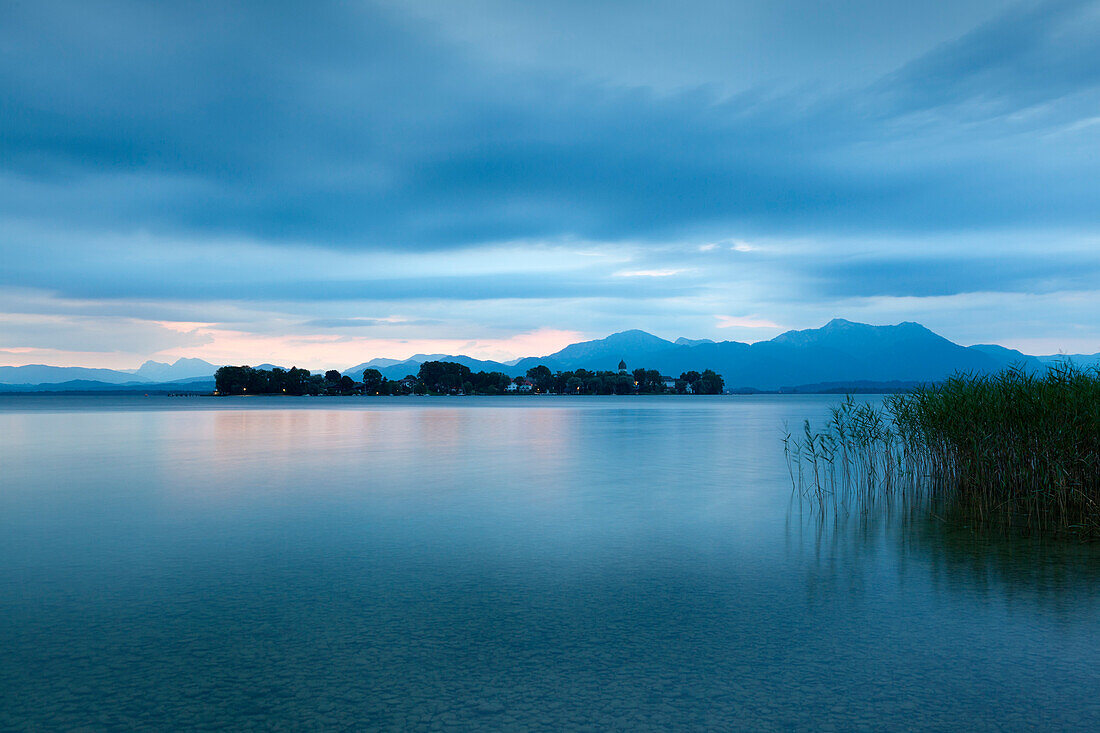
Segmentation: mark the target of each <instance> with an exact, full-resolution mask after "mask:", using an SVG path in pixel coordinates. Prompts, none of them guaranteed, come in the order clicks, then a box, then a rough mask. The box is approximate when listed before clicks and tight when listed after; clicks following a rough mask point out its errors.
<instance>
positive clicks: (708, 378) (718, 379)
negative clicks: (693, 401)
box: [695, 369, 726, 394]
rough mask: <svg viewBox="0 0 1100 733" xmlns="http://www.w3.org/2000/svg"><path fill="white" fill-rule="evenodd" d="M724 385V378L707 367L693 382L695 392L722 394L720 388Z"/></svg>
mask: <svg viewBox="0 0 1100 733" xmlns="http://www.w3.org/2000/svg"><path fill="white" fill-rule="evenodd" d="M725 386H726V383H725V380H724V379H722V376H721V375H719V374H716V373H715V372H714V371H712V370H710V369H707V370H705V371H704V372H703V373H702V374H701V375H700V376H699V380H698V381H697V382H696V383H695V394H722V390H723V389H724V388H725Z"/></svg>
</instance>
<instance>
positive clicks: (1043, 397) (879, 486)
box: [784, 364, 1100, 537]
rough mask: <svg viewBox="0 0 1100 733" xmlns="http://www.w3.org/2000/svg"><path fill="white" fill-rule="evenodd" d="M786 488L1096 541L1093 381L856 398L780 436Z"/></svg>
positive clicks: (975, 379) (1066, 372) (973, 380)
mask: <svg viewBox="0 0 1100 733" xmlns="http://www.w3.org/2000/svg"><path fill="white" fill-rule="evenodd" d="M784 449H785V453H786V456H787V461H788V466H789V468H790V473H791V480H792V482H793V483H794V486H795V489H796V491H798V492H799V493H800V495H801V497H802V498H803V499H807V500H810V503H811V504H812V505H813V506H815V507H816V508H818V509H821V510H832V511H853V510H866V509H868V508H869V507H870V506H871V505H873V504H875V503H876V502H881V501H886V502H898V503H901V504H903V505H905V506H907V507H912V506H917V505H920V506H923V507H926V508H927V509H928V511H931V512H933V513H935V514H937V515H939V516H941V517H943V518H945V519H951V520H956V521H960V522H964V523H968V524H972V525H977V526H983V527H991V528H999V529H1005V530H1020V531H1023V532H1025V533H1035V534H1062V533H1066V534H1074V535H1078V536H1082V537H1100V372H1098V371H1097V370H1095V369H1092V370H1081V369H1077V368H1074V367H1073V366H1072V365H1068V364H1060V365H1057V366H1055V367H1052V368H1050V369H1049V370H1047V371H1046V372H1045V373H1043V374H1038V375H1036V374H1030V373H1027V372H1025V371H1023V370H1020V369H1011V370H1008V371H1004V372H1001V373H999V374H994V375H962V376H956V377H953V378H951V379H948V380H947V381H945V382H943V383H941V384H937V385H931V386H927V387H922V388H919V389H917V390H914V391H913V392H910V393H907V394H900V395H891V396H888V397H887V398H886V399H885V400H884V402H883V403H882V405H881V406H880V407H878V406H874V405H871V404H867V403H857V402H855V401H854V400H853V399H852V398H851V397H848V398H847V399H846V401H845V402H843V403H842V404H840V405H838V406H836V407H834V408H832V411H831V413H830V418H829V420H828V422H827V423H826V424H825V425H824V426H823V427H822V428H821V429H820V430H817V431H815V430H813V429H812V428H811V426H810V424H809V422H808V421H807V422H806V423H805V424H804V426H803V431H802V435H801V436H799V437H793V436H791V435H790V434H788V435H787V436H786V437H785V438H784Z"/></svg>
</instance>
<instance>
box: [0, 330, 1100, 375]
mask: <svg viewBox="0 0 1100 733" xmlns="http://www.w3.org/2000/svg"><path fill="white" fill-rule="evenodd" d="M1064 360H1070V361H1072V362H1073V363H1075V364H1077V365H1078V366H1082V367H1090V366H1098V365H1100V354H1093V355H1079V354H1078V355H1068V356H1067V355H1053V356H1038V357H1037V356H1030V355H1028V354H1024V353H1022V352H1020V351H1017V350H1015V349H1008V348H1005V347H1003V346H998V345H995V344H979V345H976V346H960V345H959V344H956V343H954V342H952V341H949V340H948V339H946V338H944V337H942V336H940V335H939V334H936V333H934V332H933V331H930V330H929V329H927V328H925V327H924V326H922V325H920V324H919V323H912V322H905V323H899V324H896V325H892V326H871V325H868V324H865V323H855V322H852V321H846V320H844V319H840V318H837V319H834V320H832V321H830V322H829V323H827V324H825V325H824V326H822V327H821V328H811V329H804V330H798V331H787V332H786V333H783V334H780V335H779V336H776V337H775V338H773V339H771V340H768V341H760V342H757V343H754V344H746V343H742V342H739V341H721V342H714V341H711V340H709V339H686V338H683V337H681V338H679V339H677V340H676V341H675V342H673V341H668V340H667V339H663V338H660V337H658V336H654V335H653V334H650V333H647V332H645V331H640V330H630V331H623V332H621V333H614V334H611V335H610V336H608V337H606V338H602V339H594V340H591V341H582V342H580V343H576V344H570V345H569V346H566V347H565V348H564V349H561V350H560V351H557V352H554V353H553V354H547V355H545V356H528V357H524V358H521V359H518V360H516V361H515V362H514V363H513V364H507V363H502V362H497V361H488V360H482V359H475V358H473V357H470V356H465V355H461V354H459V355H450V354H416V355H414V356H412V357H410V358H409V359H405V360H397V359H387V358H376V359H371V360H370V361H367V362H363V363H361V364H358V365H357V366H354V367H351V368H350V369H347V370H345V371H344V372H343V373H344V374H345V375H347V376H350V377H352V378H353V379H356V380H358V379H361V378H362V374H363V370H364V369H377V370H378V371H379V372H381V374H382V376H384V377H385V378H387V379H392V380H397V379H401V378H403V377H405V376H407V375H409V374H413V375H415V374H416V373H417V372H418V371H419V370H420V365H421V364H422V363H424V362H425V361H452V362H457V363H459V364H463V365H465V366H467V367H469V368H470V369H471V370H472V371H475V372H479V371H484V372H503V373H504V374H507V375H509V376H512V377H515V376H519V375H523V374H526V372H527V370H528V369H530V368H531V367H534V366H538V365H540V364H543V365H546V366H547V367H549V368H550V369H551V370H554V371H558V370H575V369H589V370H594V371H598V370H616V369H618V365H619V363H620V362H626V366H627V368H628V369H636V368H638V367H645V368H647V369H656V370H658V371H660V372H661V373H662V374H664V375H666V376H671V377H676V376H679V375H680V374H681V373H683V372H686V371H692V370H694V371H702V370H704V369H713V370H714V371H716V372H718V373H719V374H721V375H722V377H723V378H724V379H725V382H726V385H727V386H728V387H729V389H731V390H741V391H752V390H764V391H777V390H785V389H796V390H803V389H806V390H818V391H819V390H821V389H834V388H837V385H845V384H852V385H856V386H857V387H858V386H859V385H864V387H866V388H870V387H867V385H871V384H876V385H885V386H884V387H883V388H886V386H889V385H891V384H893V383H902V384H918V383H924V382H935V381H939V380H942V379H945V378H946V377H948V376H950V375H952V374H954V373H957V372H965V373H976V374H986V373H991V372H996V371H1000V370H1002V369H1005V368H1007V367H1011V366H1019V367H1022V368H1024V369H1027V370H1030V371H1039V370H1042V369H1043V368H1045V367H1046V366H1047V365H1049V364H1052V363H1055V362H1058V361H1064ZM256 368H259V369H272V368H274V365H272V364H259V365H257V366H256ZM283 368H284V369H285V368H286V367H283ZM215 370H216V367H215V366H214V365H213V364H210V363H208V362H205V361H203V360H201V359H179V360H177V361H176V362H175V363H174V364H166V363H163V362H154V361H149V362H146V363H145V364H143V365H142V366H141V367H140V368H139V369H137V370H134V371H132V372H124V371H116V370H111V369H88V368H84V367H53V366H44V365H28V366H18V367H14V366H6V367H0V385H4V391H8V392H11V391H42V390H47V389H51V390H54V389H56V387H53V386H51V385H59V384H61V385H70V384H71V383H73V382H74V381H79V382H80V384H81V386H80V387H79V388H80V389H89V390H91V389H97V388H95V387H92V386H89V385H92V384H102V385H116V386H117V385H124V386H128V387H135V388H140V387H152V386H153V385H154V384H162V385H163V384H168V385H170V386H169V387H168V389H170V388H171V387H172V386H175V387H177V388H178V386H179V383H180V382H181V380H184V381H186V380H208V381H210V382H211V383H212V379H213V372H214V371H215ZM170 377H171V378H170ZM791 385H796V386H795V387H791ZM798 385H801V386H798ZM69 388H71V387H69Z"/></svg>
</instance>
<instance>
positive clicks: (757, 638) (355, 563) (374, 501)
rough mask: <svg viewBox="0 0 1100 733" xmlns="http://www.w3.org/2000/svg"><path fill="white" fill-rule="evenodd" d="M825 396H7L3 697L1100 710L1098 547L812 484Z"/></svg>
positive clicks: (64, 701) (353, 704) (1027, 720)
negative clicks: (806, 426) (973, 532)
mask: <svg viewBox="0 0 1100 733" xmlns="http://www.w3.org/2000/svg"><path fill="white" fill-rule="evenodd" d="M830 401H831V398H813V397H806V398H803V397H782V398H775V397H772V398H745V399H741V398H737V399H730V398H714V399H673V398H669V399H659V398H658V399H653V400H647V399H638V400H634V399H607V400H601V399H569V398H562V399H545V400H543V399H533V400H493V399H484V400H480V399H468V400H445V399H441V400H407V401H406V400H384V401H372V400H339V399H334V400H294V401H286V400H279V399H272V400H251V401H249V400H227V401H225V402H213V401H208V402H201V401H199V402H194V403H187V404H188V405H193V406H194V407H193V408H192V407H190V406H188V407H186V408H181V407H180V406H179V403H173V404H167V402H166V401H161V402H159V403H158V402H156V401H152V400H151V401H148V402H146V401H141V400H138V401H136V402H135V401H133V400H132V401H130V402H127V401H125V400H122V401H118V400H114V401H112V400H108V401H106V402H96V401H91V402H89V401H80V400H78V401H75V402H72V403H68V402H65V401H64V400H61V399H60V398H58V399H55V400H54V401H53V402H46V401H39V402H36V403H34V409H27V408H26V407H25V406H24V407H19V406H18V405H17V406H16V407H14V408H13V407H12V406H11V403H5V402H4V401H3V400H0V434H2V435H3V436H4V440H3V441H0V468H2V471H0V729H5V730H6V729H23V728H38V729H46V730H53V729H71V728H79V727H81V726H84V727H91V728H96V729H109V728H131V729H132V728H151V729H177V728H195V727H200V728H201V727H214V726H216V725H222V726H224V727H231V728H242V729H251V728H269V727H276V725H277V724H279V723H281V724H284V725H286V726H288V727H292V728H307V729H308V728H344V729H371V730H386V729H395V730H469V729H495V730H500V729H504V730H538V729H542V730H553V731H558V730H574V729H582V728H584V727H585V726H588V727H590V728H594V729H598V730H631V731H634V730H669V729H677V728H680V729H693V730H728V729H739V728H740V729H776V728H784V729H791V728H815V729H816V728H821V727H824V726H825V725H826V724H829V725H832V726H834V727H836V728H838V729H844V730H849V729H861V728H863V729H909V728H933V729H950V728H960V727H961V728H967V729H998V730H1001V729H1009V730H1013V729H1026V728H1029V727H1043V728H1059V727H1062V728H1071V727H1077V728H1083V727H1088V724H1089V723H1096V722H1097V721H1098V720H1100V710H1098V708H1097V706H1098V705H1100V701H1097V699H1096V697H1095V694H1094V692H1095V689H1097V688H1100V671H1098V669H1097V668H1096V665H1095V664H1094V662H1093V660H1094V659H1096V658H1098V657H1100V619H1098V618H1097V614H1096V613H1095V606H1094V603H1095V594H1096V590H1095V588H1096V583H1095V580H1096V571H1095V570H1093V568H1095V567H1097V563H1096V558H1095V556H1094V555H1092V554H1089V553H1091V552H1092V550H1091V549H1087V548H1077V549H1073V548H1068V549H1066V550H1065V551H1064V552H1063V550H1061V549H1057V550H1056V551H1055V550H1053V549H1051V548H1038V549H1024V548H1023V547H1022V546H1019V545H1016V546H1012V547H1008V546H1003V547H1002V546H998V545H996V544H991V545H989V546H977V545H974V544H973V543H968V541H967V540H966V538H964V537H955V536H944V535H942V534H940V532H941V530H942V528H939V527H937V526H936V525H934V524H929V523H923V524H922V523H920V522H904V521H903V522H898V521H896V520H897V519H898V518H897V517H896V515H886V516H882V517H876V516H870V517H860V516H853V517H851V518H849V520H848V521H846V522H842V523H836V524H832V523H825V524H823V523H821V522H820V521H819V518H810V517H807V516H803V517H801V518H800V517H798V516H797V515H796V514H791V513H790V512H789V510H790V507H789V498H790V484H789V476H788V474H787V470H786V466H785V464H784V462H783V456H782V450H781V444H780V429H781V425H782V422H783V420H784V419H786V420H789V422H790V423H792V424H797V423H798V422H800V421H801V420H802V419H806V418H813V417H815V416H818V417H819V416H820V415H822V414H824V413H825V411H826V410H827V406H828V404H829V403H830ZM158 404H159V405H160V406H159V408H158V407H157V405H158ZM48 405H52V407H49V408H48V409H47V406H48ZM58 446H64V449H63V450H61V449H59V447H58ZM785 520H786V523H785ZM811 520H812V521H811ZM1076 553H1081V554H1076Z"/></svg>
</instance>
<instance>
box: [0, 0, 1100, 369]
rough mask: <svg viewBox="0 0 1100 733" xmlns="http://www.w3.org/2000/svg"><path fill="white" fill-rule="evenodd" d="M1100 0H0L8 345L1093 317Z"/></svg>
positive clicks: (302, 349) (261, 353)
mask: <svg viewBox="0 0 1100 733" xmlns="http://www.w3.org/2000/svg"><path fill="white" fill-rule="evenodd" d="M1098 38H1100V0H1094V1H1091V2H1090V1H1085V2H1080V1H1075V0H1055V1H1051V2H1025V3H1022V4H1016V3H1005V2H987V1H986V0H953V1H952V2H932V3H914V2H911V0H906V1H904V2H902V1H901V0H854V1H850V2H830V3H823V2H819V1H818V0H743V1H736V0H734V1H719V0H714V1H711V0H679V1H678V2H651V1H647V0H632V1H631V2H625V1H619V0H609V1H607V2H600V3H594V2H591V1H590V0H585V1H583V2H582V1H580V0H553V1H551V2H541V3H530V2H506V1H504V0H465V1H464V2H461V3H456V2H453V1H452V0H378V1H376V2H340V3H325V2H309V3H306V2H301V3H294V2H275V1H272V0H264V1H263V2H260V1H257V2H237V3H231V2H184V1H180V2H172V3H154V2H92V1H89V0H73V1H72V2H53V1H52V0H7V1H6V2H4V3H2V4H0V89H2V92H3V93H2V94H0V363H4V364H25V363H48V364H59V365H77V364H79V365H86V366H106V367H116V368H120V367H121V368H124V367H134V366H137V365H138V364H139V363H140V362H141V361H143V360H144V359H146V358H150V357H152V358H156V359H158V360H166V359H174V358H175V357H179V356H198V357H202V358H206V359H207V360H209V361H212V362H216V363H258V362H262V361H274V362H280V363H290V362H294V363H298V364H303V365H306V366H309V367H329V366H336V367H346V366H349V365H351V364H355V363H358V362H361V361H365V360H366V359H368V358H371V357H374V356H397V357H403V356H407V355H410V354H413V353H415V352H447V353H457V352H464V353H468V354H471V355H474V356H481V357H487V358H509V357H514V356H521V355H527V354H543V353H549V352H552V351H554V350H556V349H558V348H560V347H561V346H563V345H565V344H566V343H569V342H571V341H575V340H579V339H581V338H597V337H602V336H605V335H607V334H608V333H611V332H613V331H619V330H624V329H628V328H642V329H645V330H647V331H650V332H653V333H656V334H658V335H660V336H665V337H668V338H675V337H676V336H681V335H684V336H689V337H708V338H715V339H734V340H742V341H757V340H760V339H766V338H771V337H772V336H774V335H776V334H778V333H779V332H781V331H782V330H786V329H789V328H809V327H816V326H820V325H821V324H823V323H824V322H825V321H827V320H829V319H830V318H832V317H834V316H839V317H845V318H848V319H851V320H861V321H866V322H870V323H896V322H899V321H904V320H911V321H919V322H921V323H923V324H925V325H927V326H928V327H930V328H932V329H933V330H935V331H937V332H939V333H941V334H943V335H945V336H947V337H948V338H951V339H953V340H955V341H958V342H960V343H965V344H971V343H987V342H996V343H1002V344H1005V345H1009V346H1013V347H1017V348H1021V349H1023V350H1025V351H1028V352H1030V353H1054V352H1058V351H1059V350H1062V351H1066V352H1071V353H1072V352H1087V353H1092V352H1097V351H1100V184H1098V181H1100V43H1098V42H1097V39H1098Z"/></svg>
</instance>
